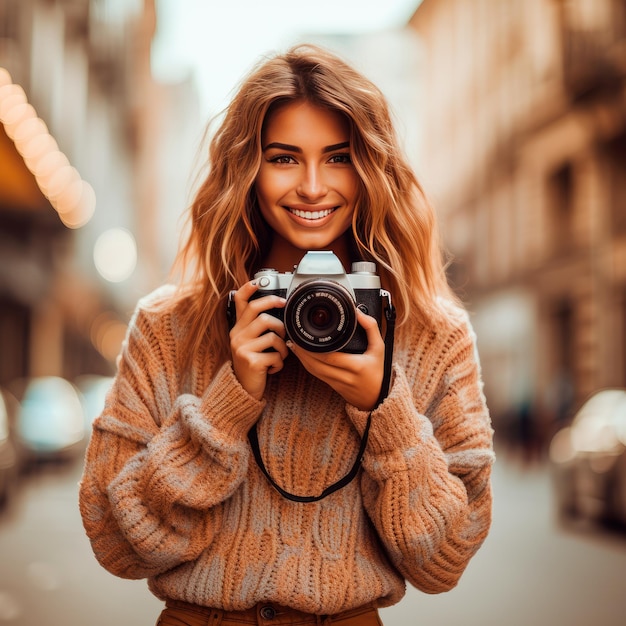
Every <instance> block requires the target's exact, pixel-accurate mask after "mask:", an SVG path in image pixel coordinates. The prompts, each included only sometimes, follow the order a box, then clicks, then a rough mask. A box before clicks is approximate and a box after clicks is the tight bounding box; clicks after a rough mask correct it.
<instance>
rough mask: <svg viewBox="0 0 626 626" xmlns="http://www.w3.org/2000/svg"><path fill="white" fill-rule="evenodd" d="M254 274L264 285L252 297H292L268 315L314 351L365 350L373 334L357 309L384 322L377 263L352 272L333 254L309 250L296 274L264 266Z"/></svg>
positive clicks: (365, 263) (360, 265)
mask: <svg viewBox="0 0 626 626" xmlns="http://www.w3.org/2000/svg"><path fill="white" fill-rule="evenodd" d="M254 278H255V280H256V281H257V282H258V284H259V289H258V290H257V291H256V292H255V294H254V295H253V296H252V298H251V299H256V298H262V297H263V296H268V295H274V294H275V295H278V296H281V297H283V298H286V300H287V303H286V305H285V308H284V309H271V310H270V311H268V313H270V314H271V315H274V316H275V317H277V318H278V319H280V320H281V321H282V322H283V323H284V324H285V330H286V332H287V336H288V337H289V338H290V339H291V340H292V341H293V342H294V343H296V344H298V345H300V346H302V347H303V348H305V349H306V350H309V351H311V352H337V351H341V352H350V353H354V354H362V353H363V352H365V350H366V349H367V336H366V333H365V330H364V329H363V328H362V327H361V326H360V325H359V324H358V322H357V319H356V309H357V308H358V309H360V310H362V311H363V312H364V313H367V314H368V315H371V316H372V317H373V318H375V319H376V321H377V322H378V326H379V328H380V326H381V322H382V296H383V291H382V290H381V285H380V277H379V276H378V275H377V274H376V264H375V263H371V262H369V261H359V262H356V263H353V264H352V272H351V273H350V274H346V271H345V269H344V267H343V265H342V264H341V261H340V260H339V259H338V258H337V256H336V255H335V254H334V253H333V252H330V251H309V252H307V253H306V254H305V255H304V256H303V257H302V260H301V261H300V263H299V264H298V265H297V266H296V267H295V269H294V272H283V273H280V272H277V271H276V270H273V269H263V270H261V271H260V272H257V273H256V274H255V275H254ZM385 293H386V292H385Z"/></svg>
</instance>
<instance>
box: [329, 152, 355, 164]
mask: <svg viewBox="0 0 626 626" xmlns="http://www.w3.org/2000/svg"><path fill="white" fill-rule="evenodd" d="M328 161H329V163H338V164H346V165H349V164H350V163H352V159H351V158H350V155H349V154H333V156H331V157H330V159H329V160H328Z"/></svg>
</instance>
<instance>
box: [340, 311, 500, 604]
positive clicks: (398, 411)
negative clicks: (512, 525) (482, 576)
mask: <svg viewBox="0 0 626 626" xmlns="http://www.w3.org/2000/svg"><path fill="white" fill-rule="evenodd" d="M441 346H443V347H442V348H441V350H440V351H439V352H438V358H437V359H434V360H433V361H434V362H431V365H430V368H431V369H430V371H429V372H428V374H424V372H422V373H421V375H419V376H418V377H417V378H418V380H419V381H421V382H422V383H423V387H422V388H417V389H416V388H413V386H412V384H411V381H410V380H409V378H408V377H407V374H406V372H405V371H404V369H403V368H402V367H400V366H399V365H398V364H397V363H396V364H395V365H394V371H393V383H392V387H391V389H390V393H389V395H388V397H387V398H386V399H385V401H384V402H383V403H382V404H381V405H380V406H379V407H378V408H377V409H376V410H375V411H374V412H373V414H372V426H371V430H370V437H369V443H368V448H367V452H366V454H365V456H364V460H363V467H364V470H365V471H364V473H363V477H362V490H363V498H364V503H365V507H366V509H367V511H368V514H369V516H370V517H371V519H372V521H373V523H374V525H375V527H376V530H377V532H378V534H379V536H380V538H381V540H382V542H383V544H384V545H385V548H386V551H387V554H388V555H389V557H390V558H391V560H392V562H393V563H394V565H395V567H396V568H397V569H398V570H399V571H400V572H401V573H402V575H403V576H404V577H405V578H406V579H407V580H408V581H409V582H410V583H411V584H412V585H414V586H415V587H417V588H418V589H420V590H422V591H424V592H426V593H440V592H443V591H447V590H449V589H451V588H453V587H454V586H455V585H456V584H457V582H458V580H459V578H460V577H461V575H462V573H463V571H464V570H465V568H466V567H467V564H468V562H469V560H470V559H471V558H472V556H473V555H474V554H475V552H476V551H477V550H478V548H479V547H480V546H481V544H482V543H483V541H484V539H485V537H486V535H487V532H488V530H489V527H490V524H491V500H492V496H491V484H490V475H491V465H492V464H493V461H494V454H493V448H492V435H493V431H492V428H491V422H490V419H489V415H488V410H487V407H486V404H485V399H484V395H483V392H482V383H481V380H480V371H479V365H478V359H477V356H476V350H475V347H474V341H473V333H472V331H471V329H470V327H469V323H467V325H465V326H463V327H461V328H457V329H456V331H455V333H453V334H452V335H451V336H450V337H449V338H448V341H446V342H442V343H441V345H440V347H441ZM419 367H420V368H423V369H424V368H425V363H420V365H419ZM418 407H419V408H418ZM348 413H349V414H350V416H351V418H352V420H353V422H354V423H355V425H356V427H357V428H358V429H361V430H362V428H363V424H364V422H365V420H366V418H367V413H364V412H362V411H358V410H357V409H356V408H355V407H351V406H350V407H348Z"/></svg>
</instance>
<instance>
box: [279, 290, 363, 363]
mask: <svg viewBox="0 0 626 626" xmlns="http://www.w3.org/2000/svg"><path fill="white" fill-rule="evenodd" d="M284 321H285V328H286V330H287V334H288V335H289V337H290V338H291V340H292V341H293V342H295V343H297V344H298V345H300V346H302V347H303V348H305V349H306V350H309V351H311V352H334V351H337V350H341V349H342V348H343V347H344V346H346V345H347V344H348V343H349V342H350V340H351V339H352V336H353V335H354V332H355V330H356V328H357V326H358V324H357V320H356V308H355V302H354V298H353V297H352V295H351V294H350V292H349V291H348V290H347V289H346V288H345V287H343V286H342V285H340V284H339V283H336V282H334V281H331V280H323V279H317V280H310V281H306V282H304V283H302V284H300V285H299V286H298V287H296V288H295V289H294V291H293V292H292V293H291V294H290V295H289V298H288V299H287V304H286V306H285V317H284Z"/></svg>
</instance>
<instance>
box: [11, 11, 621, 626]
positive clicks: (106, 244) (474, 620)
mask: <svg viewBox="0 0 626 626" xmlns="http://www.w3.org/2000/svg"><path fill="white" fill-rule="evenodd" d="M383 5H384V6H383ZM298 41H309V42H314V43H319V44H322V45H325V46H327V47H329V48H331V49H332V50H334V51H335V52H337V53H338V54H340V55H341V56H343V57H345V58H346V59H348V60H349V61H350V62H352V63H353V64H354V65H355V66H356V67H357V68H359V69H360V70H361V71H363V72H364V73H365V74H367V75H368V76H370V78H372V80H374V82H376V83H377V84H378V85H379V86H380V87H381V89H382V90H383V92H384V93H385V94H386V95H387V97H388V99H389V101H390V103H391V106H392V108H393V111H394V113H395V116H396V118H397V128H398V133H399V135H400V137H401V139H402V142H403V144H404V146H405V150H406V152H407V155H408V156H409V158H410V160H411V162H412V163H413V165H414V167H415V170H416V172H417V174H418V177H419V178H420V181H421V183H422V184H423V186H424V188H425V190H426V193H427V194H428V196H429V197H430V198H431V200H432V202H433V204H434V205H435V207H436V209H437V212H438V214H439V218H440V222H441V230H442V235H443V238H444V242H445V246H446V249H447V250H448V251H449V254H450V264H449V278H450V281H451V283H452V284H453V286H454V287H455V289H456V290H457V292H458V294H459V296H460V297H461V299H462V300H463V301H464V302H465V303H466V304H467V307H468V309H469V311H470V314H471V317H472V321H473V324H474V328H475V330H476V334H477V340H478V347H479V351H480V356H481V362H482V366H483V374H484V380H485V393H486V396H487V401H488V404H489V407H490V410H491V415H492V420H493V424H494V428H495V433H496V451H497V454H498V461H497V463H496V467H495V474H494V490H495V505H494V526H493V530H492V532H491V534H490V536H489V537H488V539H487V542H486V543H485V546H484V547H483V549H482V550H481V551H480V552H479V553H478V555H477V556H476V557H475V559H474V560H473V561H472V563H470V566H469V568H468V571H467V572H466V574H465V575H464V576H463V578H462V579H461V582H460V584H459V586H458V588H457V589H455V590H453V591H451V592H450V593H448V594H443V595H441V596H434V597H430V596H425V595H423V594H420V593H418V592H416V591H415V590H409V591H408V594H407V597H406V598H405V599H404V600H403V602H402V603H400V604H399V605H398V606H396V607H392V608H390V609H386V610H385V611H384V612H383V619H384V620H385V623H386V624H389V625H390V626H403V625H405V624H406V625H409V624H429V625H447V624H456V623H461V622H462V623H464V624H468V625H473V624H476V625H479V624H480V625H481V626H491V625H494V626H495V625H501V624H507V625H511V626H515V625H517V624H519V625H520V626H521V625H522V624H524V625H526V624H530V623H532V624H537V625H538V626H552V625H554V626H561V625H562V626H578V625H580V626H587V625H588V624H594V625H596V624H597V625H598V626H613V625H615V626H617V625H622V624H624V623H626V399H625V398H626V391H624V389H625V388H626V0H471V1H470V0H422V1H421V2H419V0H389V1H386V2H379V1H376V0H362V1H356V0H343V1H342V2H337V1H336V0H334V1H333V2H331V1H330V0H318V1H317V2H315V3H289V4H288V5H286V4H285V3H284V2H279V1H278V0H265V1H264V2H254V1H253V0H232V1H231V2H217V1H213V0H180V1H177V0H0V504H1V506H2V508H1V509H0V624H2V623H7V624H14V625H20V626H22V625H24V626H26V625H28V626H34V625H39V624H46V625H56V624H59V625H61V624H63V625H64V626H82V625H83V624H89V625H90V626H98V625H100V624H101V625H102V626H104V625H105V624H152V623H154V622H155V621H156V616H157V615H158V612H159V610H160V603H159V602H158V601H157V600H155V599H154V598H153V597H152V596H151V595H150V594H149V592H148V591H147V589H146V585H145V582H143V581H123V580H118V579H115V578H114V577H112V576H110V575H109V574H107V573H106V572H105V571H103V570H101V569H100V567H99V565H98V564H97V563H96V561H95V559H94V557H93V555H92V553H91V549H90V547H89V544H88V542H87V540H86V538H85V537H84V533H83V531H82V526H81V523H80V518H79V515H78V510H77V481H78V480H79V477H80V472H81V464H82V457H83V454H84V449H85V445H86V442H87V440H88V436H89V428H90V424H91V420H93V418H94V417H95V416H96V415H97V413H98V411H99V410H100V408H101V407H102V402H103V394H104V393H105V392H106V389H107V388H108V385H109V384H110V381H111V376H113V375H114V373H115V358H116V356H117V354H118V352H119V349H120V344H121V341H122V339H123V336H124V334H125V331H126V325H127V323H128V320H129V316H130V314H131V312H132V310H133V308H134V306H135V304H136V302H137V300H138V299H139V298H140V297H141V296H143V295H144V294H146V293H148V292H149V291H151V290H152V289H154V288H155V287H156V286H158V285H160V284H162V283H163V282H166V281H168V280H170V278H169V270H170V267H171V263H172V261H173V259H174V256H175V253H176V249H177V245H178V241H179V238H180V235H181V233H182V232H183V229H184V220H183V214H184V211H185V209H186V207H187V206H188V204H189V202H190V199H191V197H192V194H193V190H194V186H195V184H196V178H195V176H196V174H197V173H198V172H199V171H200V170H201V167H202V165H203V158H204V157H203V155H204V151H203V150H204V146H203V144H202V136H203V133H204V130H205V127H206V124H207V122H208V121H209V119H211V118H212V117H214V116H219V114H220V111H221V110H222V108H223V107H224V106H225V105H226V104H227V102H228V98H229V94H230V92H231V90H232V89H233V88H234V87H235V86H236V84H237V82H238V81H239V79H240V78H241V77H242V76H243V74H244V73H245V72H246V71H247V70H248V69H249V68H251V67H252V65H253V64H254V63H255V62H256V61H258V60H259V59H260V58H261V57H262V56H263V55H264V54H267V53H270V52H272V51H275V50H284V49H286V48H287V47H288V46H289V45H291V44H293V43H296V42H298Z"/></svg>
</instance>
